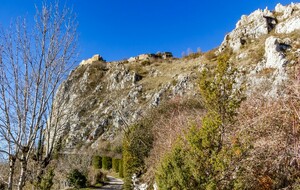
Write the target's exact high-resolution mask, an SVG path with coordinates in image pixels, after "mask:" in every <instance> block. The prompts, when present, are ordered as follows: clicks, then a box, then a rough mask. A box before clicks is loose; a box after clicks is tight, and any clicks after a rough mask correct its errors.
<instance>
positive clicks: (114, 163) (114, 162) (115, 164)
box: [112, 158, 120, 173]
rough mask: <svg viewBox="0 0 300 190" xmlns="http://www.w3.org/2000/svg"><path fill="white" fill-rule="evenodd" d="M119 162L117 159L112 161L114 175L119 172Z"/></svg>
mask: <svg viewBox="0 0 300 190" xmlns="http://www.w3.org/2000/svg"><path fill="white" fill-rule="evenodd" d="M119 162H120V159H117V158H113V159H112V169H113V171H114V172H116V173H118V172H119Z"/></svg>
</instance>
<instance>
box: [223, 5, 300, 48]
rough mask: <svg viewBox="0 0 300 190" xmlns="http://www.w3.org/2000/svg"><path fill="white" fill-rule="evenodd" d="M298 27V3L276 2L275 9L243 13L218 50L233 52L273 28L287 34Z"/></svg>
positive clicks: (299, 11)
mask: <svg viewBox="0 0 300 190" xmlns="http://www.w3.org/2000/svg"><path fill="white" fill-rule="evenodd" d="M299 29H300V4H299V3H297V4H294V3H292V4H290V5H287V6H283V5H281V4H278V5H277V6H276V7H275V11H272V12H271V11H270V10H268V9H267V8H266V9H265V10H256V11H254V12H253V13H252V14H250V15H249V16H246V15H243V16H242V17H241V20H240V21H238V22H237V24H236V28H235V29H234V30H233V31H232V32H230V33H229V34H228V35H226V36H225V38H224V41H223V42H222V44H221V46H220V48H219V51H220V52H222V51H224V50H225V49H226V48H230V49H232V50H233V51H234V52H237V51H239V50H240V48H241V47H242V46H243V45H245V44H247V43H251V42H253V40H255V39H258V38H259V37H261V36H263V35H267V34H269V33H270V32H271V31H273V30H275V33H277V34H288V33H291V32H294V31H296V30H299Z"/></svg>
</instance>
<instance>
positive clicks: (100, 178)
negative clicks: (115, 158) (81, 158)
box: [88, 168, 106, 186]
mask: <svg viewBox="0 0 300 190" xmlns="http://www.w3.org/2000/svg"><path fill="white" fill-rule="evenodd" d="M88 179H89V183H90V185H93V186H95V185H97V184H99V183H104V182H105V180H106V175H105V174H104V173H103V172H101V170H100V169H95V168H91V169H90V170H89V176H88Z"/></svg>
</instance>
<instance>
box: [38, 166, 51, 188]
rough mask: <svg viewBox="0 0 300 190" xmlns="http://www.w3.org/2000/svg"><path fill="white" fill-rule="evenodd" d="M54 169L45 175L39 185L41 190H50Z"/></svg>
mask: <svg viewBox="0 0 300 190" xmlns="http://www.w3.org/2000/svg"><path fill="white" fill-rule="evenodd" d="M53 178H54V169H50V170H49V172H48V173H47V174H46V175H45V176H43V178H42V180H41V183H40V184H39V186H38V189H40V190H50V189H51V187H52V185H53Z"/></svg>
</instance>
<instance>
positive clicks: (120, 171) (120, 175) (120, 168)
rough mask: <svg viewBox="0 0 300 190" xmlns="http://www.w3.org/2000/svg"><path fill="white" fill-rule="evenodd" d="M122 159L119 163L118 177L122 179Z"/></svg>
mask: <svg viewBox="0 0 300 190" xmlns="http://www.w3.org/2000/svg"><path fill="white" fill-rule="evenodd" d="M123 171H124V170H123V159H121V160H120V161H119V177H120V178H123V177H124V172H123Z"/></svg>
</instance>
